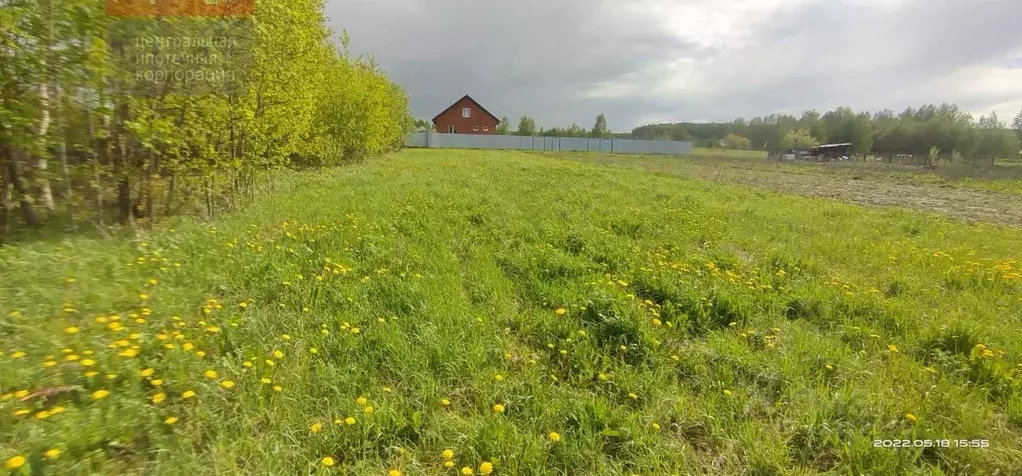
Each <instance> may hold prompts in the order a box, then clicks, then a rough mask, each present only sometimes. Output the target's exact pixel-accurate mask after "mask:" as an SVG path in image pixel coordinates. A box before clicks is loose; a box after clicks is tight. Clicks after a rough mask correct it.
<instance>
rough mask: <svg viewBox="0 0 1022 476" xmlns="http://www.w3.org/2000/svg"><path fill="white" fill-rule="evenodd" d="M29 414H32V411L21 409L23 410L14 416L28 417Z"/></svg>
mask: <svg viewBox="0 0 1022 476" xmlns="http://www.w3.org/2000/svg"><path fill="white" fill-rule="evenodd" d="M29 413H32V411H31V410H25V409H21V410H18V411H16V412H14V416H22V415H28V414H29Z"/></svg>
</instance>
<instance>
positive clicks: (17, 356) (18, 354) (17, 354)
mask: <svg viewBox="0 0 1022 476" xmlns="http://www.w3.org/2000/svg"><path fill="white" fill-rule="evenodd" d="M24 356H25V353H24V352H21V351H18V352H11V355H10V357H11V358H12V359H20V358H22V357H24Z"/></svg>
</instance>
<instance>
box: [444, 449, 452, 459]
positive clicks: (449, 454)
mask: <svg viewBox="0 0 1022 476" xmlns="http://www.w3.org/2000/svg"><path fill="white" fill-rule="evenodd" d="M443 455H444V459H454V450H452V449H449V448H448V449H446V450H444V453H443Z"/></svg>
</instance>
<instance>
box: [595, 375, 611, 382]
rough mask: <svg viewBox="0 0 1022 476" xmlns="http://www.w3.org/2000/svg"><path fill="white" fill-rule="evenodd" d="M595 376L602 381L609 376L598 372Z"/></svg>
mask: <svg viewBox="0 0 1022 476" xmlns="http://www.w3.org/2000/svg"><path fill="white" fill-rule="evenodd" d="M596 377H597V378H599V379H600V380H603V381H604V382H606V381H607V379H608V378H610V377H607V374H600V375H597V376H596Z"/></svg>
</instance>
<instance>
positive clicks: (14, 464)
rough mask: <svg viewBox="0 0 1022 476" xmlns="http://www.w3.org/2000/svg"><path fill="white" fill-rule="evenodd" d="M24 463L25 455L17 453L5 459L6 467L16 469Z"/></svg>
mask: <svg viewBox="0 0 1022 476" xmlns="http://www.w3.org/2000/svg"><path fill="white" fill-rule="evenodd" d="M24 465H25V457H24V456H21V455H18V456H12V457H10V458H8V459H7V469H18V468H20V467H22V466H24Z"/></svg>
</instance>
